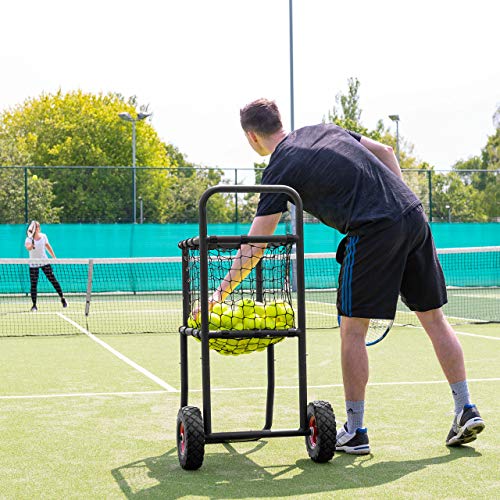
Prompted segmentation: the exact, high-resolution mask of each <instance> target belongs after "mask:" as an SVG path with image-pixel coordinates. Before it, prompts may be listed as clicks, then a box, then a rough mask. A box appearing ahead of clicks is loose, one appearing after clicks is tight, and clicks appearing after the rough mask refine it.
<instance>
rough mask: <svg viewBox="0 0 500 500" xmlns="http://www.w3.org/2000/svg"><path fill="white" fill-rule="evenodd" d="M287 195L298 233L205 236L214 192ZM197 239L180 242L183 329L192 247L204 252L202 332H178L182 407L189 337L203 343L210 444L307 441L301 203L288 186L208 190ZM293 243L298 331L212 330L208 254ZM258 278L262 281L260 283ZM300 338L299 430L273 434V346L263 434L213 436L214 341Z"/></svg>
mask: <svg viewBox="0 0 500 500" xmlns="http://www.w3.org/2000/svg"><path fill="white" fill-rule="evenodd" d="M263 192H267V193H285V194H287V195H288V196H289V198H290V199H291V200H292V202H293V203H294V205H295V207H296V210H295V222H296V224H295V228H296V229H295V234H292V235H274V236H265V237H263V236H258V237H257V236H253V237H252V236H220V237H217V236H210V237H208V235H207V224H208V221H207V209H206V206H207V202H208V200H209V198H210V197H211V196H212V195H214V194H216V193H263ZM199 216H200V220H199V238H194V239H191V240H185V241H184V242H181V243H180V245H179V246H180V247H181V248H182V256H183V259H182V260H183V265H182V273H183V275H182V278H183V325H187V320H188V317H189V315H190V314H191V310H190V303H189V302H190V301H189V268H188V259H189V247H190V244H191V245H195V246H198V245H199V251H200V295H201V297H200V310H201V329H200V330H199V331H197V330H195V329H193V328H189V327H186V326H181V327H180V328H179V332H180V334H181V335H180V360H181V363H180V366H181V407H184V406H187V405H188V392H189V386H188V343H187V337H188V336H190V335H193V334H194V335H196V336H199V338H200V340H201V363H202V393H203V423H204V431H205V442H206V443H224V442H230V441H248V440H256V439H261V438H271V437H288V436H309V435H310V433H311V431H310V428H309V425H308V421H307V373H306V355H307V354H306V316H305V284H304V234H303V217H302V200H301V199H300V196H299V194H298V193H297V191H295V190H294V189H292V188H290V187H288V186H282V185H276V186H267V185H259V186H228V185H223V186H215V187H212V188H209V189H207V191H205V193H204V194H203V195H202V196H201V198H200V202H199ZM289 242H293V243H294V244H295V252H296V255H295V257H296V269H294V271H295V273H296V286H297V290H296V292H297V309H296V312H297V313H298V314H297V316H298V321H297V323H296V328H290V329H288V330H280V331H276V330H241V331H225V332H224V333H223V334H221V333H220V332H213V331H210V330H209V320H208V317H209V315H208V293H209V290H208V250H209V249H210V248H214V247H218V246H226V247H230V248H233V247H239V245H241V244H243V243H269V244H271V243H274V244H280V243H281V244H284V243H289ZM256 272H257V285H256V287H257V290H256V298H257V300H262V278H261V276H262V272H261V268H260V264H258V265H257V269H256ZM259 276H260V278H259ZM268 336H275V337H297V339H298V371H299V427H298V429H289V430H272V429H271V427H272V423H273V413H274V391H275V367H274V345H273V344H271V345H269V347H267V376H268V383H267V398H266V419H265V424H264V427H263V428H262V429H261V430H251V431H236V432H212V402H211V394H210V391H211V386H210V351H209V339H210V338H221V337H223V338H245V337H268Z"/></svg>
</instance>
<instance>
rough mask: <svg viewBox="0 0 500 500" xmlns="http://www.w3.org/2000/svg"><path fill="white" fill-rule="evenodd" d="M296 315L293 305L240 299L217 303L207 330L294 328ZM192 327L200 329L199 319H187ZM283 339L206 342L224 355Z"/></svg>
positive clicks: (256, 347)
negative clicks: (228, 302)
mask: <svg viewBox="0 0 500 500" xmlns="http://www.w3.org/2000/svg"><path fill="white" fill-rule="evenodd" d="M294 318H295V314H294V311H293V308H292V306H291V305H290V304H289V303H288V302H284V301H272V302H267V303H265V304H264V303H263V302H258V301H255V300H253V299H240V300H238V301H237V302H235V303H234V304H232V305H230V304H226V303H224V302H221V303H216V304H214V306H213V307H212V310H211V312H210V316H209V328H210V330H286V329H288V328H293V326H294ZM188 326H189V327H191V328H200V327H201V318H200V317H198V318H196V319H195V318H193V316H190V317H189V319H188ZM283 338H284V337H273V338H246V339H225V338H219V339H209V345H210V348H211V349H214V350H215V351H217V352H219V353H220V354H224V355H239V354H248V353H250V352H254V351H263V350H264V349H266V347H268V346H269V345H270V344H276V343H278V342H281V341H282V340H283Z"/></svg>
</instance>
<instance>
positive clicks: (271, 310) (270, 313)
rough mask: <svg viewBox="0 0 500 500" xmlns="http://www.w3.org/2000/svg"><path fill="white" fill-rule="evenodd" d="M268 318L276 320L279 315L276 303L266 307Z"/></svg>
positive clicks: (270, 303)
mask: <svg viewBox="0 0 500 500" xmlns="http://www.w3.org/2000/svg"><path fill="white" fill-rule="evenodd" d="M265 312H266V318H275V317H276V316H277V315H278V311H277V309H276V302H269V303H268V304H266V306H265Z"/></svg>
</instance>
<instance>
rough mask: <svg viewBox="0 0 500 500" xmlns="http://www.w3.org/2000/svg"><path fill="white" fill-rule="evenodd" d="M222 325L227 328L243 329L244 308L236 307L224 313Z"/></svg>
mask: <svg viewBox="0 0 500 500" xmlns="http://www.w3.org/2000/svg"><path fill="white" fill-rule="evenodd" d="M221 325H222V327H223V328H224V329H226V330H243V309H242V308H241V307H236V308H234V309H229V308H228V309H227V310H226V311H224V312H223V313H222V316H221Z"/></svg>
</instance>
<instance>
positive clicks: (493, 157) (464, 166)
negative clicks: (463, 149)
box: [449, 128, 500, 220]
mask: <svg viewBox="0 0 500 500" xmlns="http://www.w3.org/2000/svg"><path fill="white" fill-rule="evenodd" d="M453 171H454V172H455V173H456V174H457V175H459V176H460V178H461V180H462V182H463V184H464V185H465V186H467V187H468V188H470V190H471V193H472V194H473V198H472V199H471V200H469V203H473V202H474V205H477V206H478V213H477V214H475V216H476V217H477V220H495V219H497V218H498V217H500V207H499V200H500V186H499V183H498V172H499V171H500V129H499V128H497V129H496V132H495V133H494V134H493V135H491V136H490V137H488V141H487V143H486V146H485V147H484V148H483V150H482V151H481V155H480V156H473V157H471V158H469V159H468V160H460V161H458V162H457V163H456V164H455V165H454V166H453ZM476 199H477V201H476ZM454 203H455V201H452V200H450V201H449V205H450V206H451V207H452V208H453V206H454ZM459 206H461V205H460V204H459ZM456 215H457V217H458V218H459V220H467V219H465V218H464V217H466V214H463V213H457V214H456Z"/></svg>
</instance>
